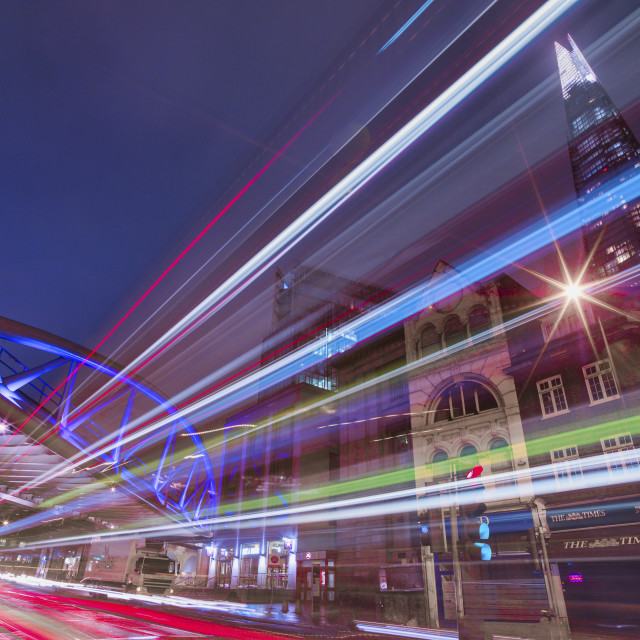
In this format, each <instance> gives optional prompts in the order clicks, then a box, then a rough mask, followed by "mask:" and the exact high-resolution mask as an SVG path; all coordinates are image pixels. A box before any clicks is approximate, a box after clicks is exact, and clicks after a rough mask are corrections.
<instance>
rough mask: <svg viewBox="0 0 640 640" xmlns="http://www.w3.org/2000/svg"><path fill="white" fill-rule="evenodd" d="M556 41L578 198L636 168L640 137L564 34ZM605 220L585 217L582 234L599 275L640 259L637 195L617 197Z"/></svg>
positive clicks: (600, 189) (595, 192)
mask: <svg viewBox="0 0 640 640" xmlns="http://www.w3.org/2000/svg"><path fill="white" fill-rule="evenodd" d="M567 43H568V47H566V46H563V45H562V44H559V43H557V42H556V43H555V49H556V58H557V60H558V70H559V72H560V82H561V85H562V95H563V98H564V106H565V112H566V114H567V123H568V126H569V156H570V158H571V168H572V171H573V182H574V185H575V189H576V194H577V196H578V198H579V199H580V200H583V199H585V198H589V197H593V196H596V195H599V194H600V193H602V192H603V190H604V189H605V188H606V186H605V185H607V183H609V184H611V180H612V179H615V178H616V177H617V176H620V177H622V176H621V175H620V174H623V173H626V172H628V171H629V170H630V169H632V170H638V169H639V168H640V143H638V139H637V138H636V137H635V135H634V134H633V133H632V131H631V129H630V128H629V125H628V124H627V123H626V122H625V120H624V118H623V117H622V116H621V115H620V111H619V110H618V108H617V107H616V105H615V104H614V103H613V101H612V100H611V98H610V97H609V95H608V94H607V92H606V91H605V89H604V87H603V86H602V84H601V83H600V81H599V80H598V78H597V76H596V74H595V73H594V72H593V70H592V69H591V67H590V66H589V63H588V62H587V61H586V59H585V57H584V56H583V55H582V52H581V51H580V49H578V47H577V46H576V43H575V42H574V41H573V39H572V38H571V36H567ZM620 205H621V206H620V209H617V210H615V211H612V212H610V213H609V214H608V215H607V216H606V220H604V219H598V220H589V221H585V225H584V227H583V237H584V244H585V250H586V252H587V255H592V264H591V271H592V274H593V276H594V277H596V278H602V277H605V276H608V275H612V274H614V273H618V272H619V271H623V270H624V269H626V268H628V267H630V266H631V265H633V264H637V263H638V262H640V201H638V200H636V201H634V202H631V203H626V202H621V203H620Z"/></svg>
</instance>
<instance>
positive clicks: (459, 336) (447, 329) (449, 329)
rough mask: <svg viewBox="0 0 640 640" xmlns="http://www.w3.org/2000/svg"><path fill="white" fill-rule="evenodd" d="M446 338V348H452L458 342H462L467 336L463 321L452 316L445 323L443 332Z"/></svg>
mask: <svg viewBox="0 0 640 640" xmlns="http://www.w3.org/2000/svg"><path fill="white" fill-rule="evenodd" d="M442 334H443V336H444V346H445V347H450V346H452V345H454V344H457V343H458V342H462V341H463V340H464V339H465V338H466V337H467V336H466V332H465V330H464V325H463V324H462V320H460V318H459V317H458V316H451V317H450V318H449V319H448V320H447V321H446V322H445V323H444V328H443V330H442Z"/></svg>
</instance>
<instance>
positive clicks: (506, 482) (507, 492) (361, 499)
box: [6, 449, 640, 551]
mask: <svg viewBox="0 0 640 640" xmlns="http://www.w3.org/2000/svg"><path fill="white" fill-rule="evenodd" d="M637 460H638V459H637V451H635V450H633V449H631V450H627V451H618V452H615V453H606V454H600V455H596V456H590V457H587V458H581V459H579V460H573V461H567V463H566V464H567V465H568V466H567V469H570V470H571V471H572V472H576V471H578V470H579V471H580V473H581V480H580V481H579V488H580V490H589V489H597V488H598V487H602V486H613V485H618V484H627V483H630V482H639V481H640V465H638V464H637ZM609 465H612V466H613V467H615V466H616V465H617V466H621V467H622V468H623V469H624V470H623V471H620V472H616V473H612V472H611V471H610V469H609ZM556 470H557V469H556V467H555V465H554V463H548V464H545V465H541V466H536V467H532V468H526V469H518V470H515V471H507V472H502V473H496V474H492V475H490V476H487V477H485V478H484V479H483V480H484V483H485V496H484V497H485V502H487V503H491V502H497V501H503V500H510V499H516V498H517V499H519V500H523V499H524V500H525V501H526V500H528V499H530V498H531V497H532V496H533V495H536V496H538V497H540V496H544V495H551V494H554V493H558V492H566V490H567V488H566V487H565V486H563V485H560V486H559V483H558V481H557V478H556V475H555V473H556ZM416 498H418V499H419V505H416ZM476 502H477V486H476V481H475V480H474V479H471V480H465V479H463V480H457V481H449V482H443V483H438V484H435V483H434V484H430V485H427V486H424V487H412V488H408V489H399V490H395V491H387V492H381V493H378V494H375V495H364V496H357V497H352V498H343V499H340V500H331V501H329V502H320V503H316V504H305V505H296V506H292V507H285V508H279V509H271V510H268V511H255V512H252V513H239V514H233V515H224V516H216V517H212V518H207V519H204V520H203V521H202V522H201V523H200V524H201V526H207V527H213V526H228V525H234V526H237V527H240V528H254V527H255V526H256V523H257V522H260V524H261V526H262V525H264V526H271V525H277V526H282V525H283V524H301V523H312V522H323V521H326V520H348V519H359V518H367V517H371V516H375V515H378V514H379V512H380V509H381V508H384V510H385V513H389V514H393V513H397V514H399V513H413V512H415V511H416V509H418V508H419V509H422V510H427V509H440V508H443V507H448V506H451V505H452V504H458V505H466V504H474V503H476ZM186 529H187V527H186V526H185V525H183V524H169V525H166V524H164V525H163V524H161V525H157V526H152V527H137V528H133V529H130V530H128V531H127V532H122V531H103V532H100V533H99V536H100V538H101V539H103V540H109V539H114V540H115V539H130V538H132V537H145V536H148V535H152V536H158V535H169V536H171V535H176V534H177V533H178V532H185V530H186ZM185 533H186V532H185ZM95 537H96V532H92V533H91V534H88V535H84V534H83V535H79V536H66V537H61V538H54V539H45V540H38V541H32V542H25V543H24V544H23V545H21V546H20V547H16V548H7V549H6V550H7V551H19V550H20V551H22V550H24V549H37V548H40V547H42V546H43V545H44V546H51V545H71V544H76V543H80V542H88V541H91V539H92V538H95Z"/></svg>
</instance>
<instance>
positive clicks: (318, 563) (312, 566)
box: [296, 550, 338, 605]
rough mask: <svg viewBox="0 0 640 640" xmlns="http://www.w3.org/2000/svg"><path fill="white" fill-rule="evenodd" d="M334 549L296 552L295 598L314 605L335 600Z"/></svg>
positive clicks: (335, 555) (335, 554)
mask: <svg viewBox="0 0 640 640" xmlns="http://www.w3.org/2000/svg"><path fill="white" fill-rule="evenodd" d="M337 556H338V554H337V552H336V551H331V550H329V551H306V552H298V553H297V554H296V563H297V578H296V585H297V592H296V599H298V600H302V601H306V602H313V604H314V605H316V604H317V605H319V604H326V603H330V602H335V599H336V559H337Z"/></svg>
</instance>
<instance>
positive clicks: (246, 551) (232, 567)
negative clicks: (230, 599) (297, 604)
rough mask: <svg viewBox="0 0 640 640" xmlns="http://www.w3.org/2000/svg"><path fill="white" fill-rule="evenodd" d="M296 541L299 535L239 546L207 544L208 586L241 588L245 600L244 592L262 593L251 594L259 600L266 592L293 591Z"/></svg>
mask: <svg viewBox="0 0 640 640" xmlns="http://www.w3.org/2000/svg"><path fill="white" fill-rule="evenodd" d="M295 544H296V540H295V538H282V539H280V540H270V541H266V542H260V541H257V540H256V541H250V542H244V543H242V544H240V545H238V546H231V545H228V546H224V545H220V546H217V545H215V544H210V545H208V546H207V547H206V553H207V555H208V556H209V575H208V578H207V585H208V586H209V587H212V588H214V589H225V590H229V591H231V590H238V592H239V596H240V599H241V600H246V599H247V597H246V596H242V595H240V593H241V592H248V591H253V592H255V593H256V594H257V593H258V592H260V597H258V596H251V597H250V598H249V599H250V600H251V601H259V600H260V598H262V596H264V593H262V592H265V593H266V592H269V593H270V592H271V591H272V590H276V591H277V590H280V591H285V590H293V589H295V580H296V573H295V572H296V562H295V551H294V549H295ZM265 597H266V596H265ZM256 598H258V600H256Z"/></svg>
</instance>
